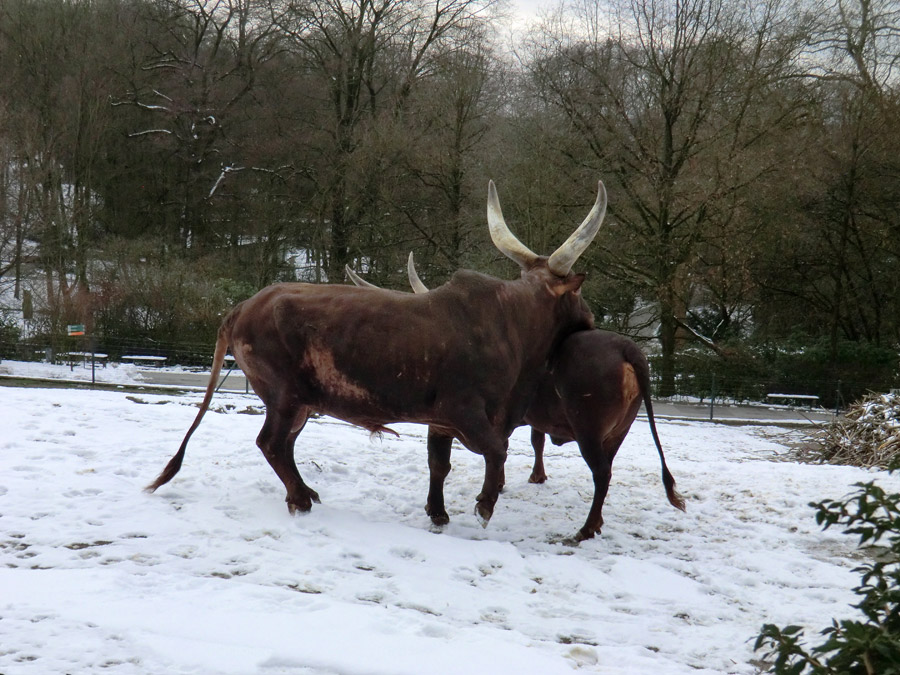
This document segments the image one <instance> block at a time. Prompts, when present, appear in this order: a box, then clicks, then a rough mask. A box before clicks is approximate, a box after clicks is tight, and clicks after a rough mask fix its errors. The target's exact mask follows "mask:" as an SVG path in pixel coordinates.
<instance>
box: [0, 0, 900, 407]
mask: <svg viewBox="0 0 900 675" xmlns="http://www.w3.org/2000/svg"><path fill="white" fill-rule="evenodd" d="M898 59H900V5H898V4H897V3H896V2H892V1H890V0H829V1H828V2H826V3H824V4H823V3H812V2H808V1H807V0H763V1H762V2H754V3H747V2H737V1H736V0H679V1H677V2H676V1H675V0H599V2H598V1H595V0H571V1H570V2H567V3H565V4H560V5H559V6H558V7H556V8H553V9H552V10H551V11H547V12H546V13H545V14H544V15H543V17H542V18H541V19H540V20H538V21H536V22H534V23H533V24H531V25H530V26H523V25H522V24H521V22H517V21H516V20H515V7H514V5H511V4H508V3H504V0H437V1H434V0H430V1H425V0H347V1H344V0H2V2H0V73H2V76H0V356H3V357H7V358H12V357H16V358H33V357H34V354H35V352H37V351H41V350H44V349H45V347H47V346H50V345H52V346H53V347H54V348H55V349H57V350H62V349H66V348H69V349H71V348H72V347H77V346H81V343H79V344H78V345H76V344H74V343H71V342H68V341H67V338H66V337H65V336H66V325H68V324H76V323H77V324H84V325H85V326H86V329H87V333H88V336H89V339H90V341H91V344H90V346H91V347H94V348H96V349H99V350H103V351H105V352H108V353H110V354H111V355H114V354H116V353H122V352H123V351H132V353H134V352H133V350H135V349H140V350H141V351H142V352H145V353H157V352H159V353H164V354H166V355H167V356H169V357H170V358H171V359H172V361H173V362H175V361H177V362H181V363H184V364H188V363H202V362H208V360H209V354H210V353H211V350H212V343H213V341H214V336H215V330H216V328H217V326H218V322H219V320H220V318H221V316H222V315H223V313H224V312H225V311H227V310H228V309H229V308H230V307H231V306H232V305H233V304H234V303H236V302H238V301H240V300H242V299H244V298H246V297H249V296H250V295H252V294H253V293H254V292H255V291H257V290H258V289H259V288H261V287H263V286H265V285H267V284H271V283H274V282H278V281H293V280H303V281H317V282H325V281H328V282H336V283H344V282H345V278H344V266H345V265H350V266H351V267H352V268H354V269H355V270H356V271H357V272H358V273H360V274H361V275H362V276H363V277H364V278H365V279H366V280H368V281H370V282H372V283H375V284H377V285H380V286H384V287H389V288H396V289H403V290H407V280H406V272H405V261H406V257H407V255H408V254H409V252H410V251H413V252H415V255H416V259H417V264H418V271H419V274H420V275H421V276H422V278H423V280H424V281H425V283H426V285H428V286H436V285H439V284H441V283H443V282H444V281H445V280H446V279H447V278H448V277H449V276H450V275H451V274H452V273H453V271H454V270H456V269H459V268H461V267H465V268H471V269H477V270H480V271H484V272H488V273H491V274H495V275H497V276H500V277H503V278H510V277H512V276H513V275H514V274H517V271H516V270H514V266H513V265H512V264H511V263H510V262H509V261H506V260H505V259H501V258H502V256H500V254H499V253H497V251H496V249H495V248H494V247H493V246H491V245H490V243H489V239H488V234H487V228H486V225H485V204H486V195H487V183H488V180H489V179H493V180H494V181H495V183H496V184H497V186H498V189H499V191H500V196H501V200H502V202H503V205H504V213H505V215H506V218H507V221H508V222H509V223H510V225H511V227H512V228H513V230H514V231H515V232H516V233H517V235H518V236H520V237H521V238H522V240H523V241H525V242H527V244H528V245H529V246H530V247H531V248H533V249H534V250H536V251H538V252H549V251H552V250H554V249H555V248H556V246H558V245H559V244H560V243H561V242H562V240H563V239H564V238H565V236H567V233H569V232H570V231H571V230H572V229H573V227H574V226H575V225H577V223H578V222H580V218H581V216H582V214H583V213H584V212H585V209H586V208H587V207H588V206H589V205H590V203H591V202H592V201H593V196H594V194H595V191H596V186H597V180H598V179H602V180H603V181H604V183H605V184H606V187H607V190H608V193H609V215H608V217H607V220H606V224H605V225H604V227H603V229H602V230H601V232H600V234H599V235H598V237H597V239H596V240H595V242H594V244H593V245H592V246H591V247H590V248H589V249H588V251H587V253H585V255H584V256H583V257H582V259H581V262H580V267H581V269H582V270H583V271H586V272H588V275H589V276H588V281H587V282H586V284H585V287H584V293H585V296H586V298H587V300H588V302H589V303H590V305H591V307H592V309H593V311H594V314H595V316H596V318H597V321H598V325H602V326H603V327H606V328H610V329H613V330H618V331H621V332H625V333H627V334H629V335H631V336H633V337H636V338H639V339H641V340H643V341H644V342H642V345H643V346H644V347H645V348H646V350H647V351H648V353H650V354H651V361H652V366H653V372H654V377H655V386H656V387H657V392H656V393H657V394H659V395H664V396H665V395H671V394H673V393H684V394H691V395H698V396H700V397H705V396H709V395H716V394H718V395H720V396H721V395H727V396H732V397H733V398H735V399H752V398H761V397H764V396H765V394H766V393H767V392H772V391H776V390H788V391H791V392H793V393H811V394H816V395H819V396H820V397H821V401H822V402H823V403H825V404H828V405H832V404H834V405H839V404H841V403H842V401H843V402H846V401H845V400H844V399H847V400H849V399H851V398H854V397H856V396H859V395H861V394H864V393H865V392H866V391H868V390H877V391H881V390H886V389H888V388H892V387H893V388H896V387H898V386H900V381H898V380H900V375H898V349H900V284H898V282H897V280H898V279H900V82H898V70H897V69H898Z"/></svg>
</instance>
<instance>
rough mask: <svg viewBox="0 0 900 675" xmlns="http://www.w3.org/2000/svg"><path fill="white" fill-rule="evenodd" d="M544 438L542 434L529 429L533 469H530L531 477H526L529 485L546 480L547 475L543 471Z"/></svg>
mask: <svg viewBox="0 0 900 675" xmlns="http://www.w3.org/2000/svg"><path fill="white" fill-rule="evenodd" d="M545 440H546V436H545V434H544V432H542V431H538V430H537V429H535V428H534V427H532V428H531V447H532V448H534V467H533V468H532V469H531V475H530V476H529V477H528V482H529V483H543V482H545V481H546V480H547V473H546V472H545V471H544V442H545Z"/></svg>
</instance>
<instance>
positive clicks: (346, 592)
mask: <svg viewBox="0 0 900 675" xmlns="http://www.w3.org/2000/svg"><path fill="white" fill-rule="evenodd" d="M200 398H201V397H200V394H191V395H189V396H177V395H172V396H159V395H143V394H142V395H139V396H138V395H128V394H125V393H110V392H92V391H73V390H65V389H32V388H29V389H25V388H11V387H0V673H4V674H6V675H13V674H18V673H42V674H43V673H90V672H102V673H110V674H114V673H115V674H118V673H297V674H311V673H341V674H347V675H356V674H360V675H362V674H380V673H383V674H386V675H400V674H406V673H409V674H418V673H422V672H430V673H437V674H439V675H442V674H451V673H488V672H489V673H517V674H530V673H535V674H544V675H552V674H554V673H569V672H572V671H573V670H575V669H580V670H582V671H584V672H595V673H607V674H619V673H623V674H624V673H653V674H654V675H665V674H676V673H679V674H681V673H754V672H756V668H755V667H754V666H753V665H752V664H751V663H750V662H751V660H752V659H754V658H755V655H754V654H753V652H752V638H753V637H754V636H755V635H756V633H757V632H758V631H759V628H760V626H761V624H762V623H763V622H775V623H778V624H782V625H783V624H786V623H789V622H790V623H802V624H806V625H807V626H810V627H811V628H813V629H816V630H817V629H819V628H821V627H824V626H825V625H826V624H827V623H828V621H829V618H830V617H831V616H850V615H852V614H853V610H852V609H851V608H850V607H849V606H848V603H850V602H852V601H853V600H854V596H853V594H852V593H851V591H850V589H851V588H852V587H853V585H855V582H856V581H857V576H856V575H854V574H853V573H852V572H851V571H850V570H851V569H852V567H853V566H855V565H856V564H858V562H859V557H858V554H857V553H856V551H855V545H854V541H853V540H852V539H851V538H849V537H847V536H845V535H842V534H840V533H838V532H831V531H829V532H822V531H820V530H819V528H818V527H817V526H816V525H815V522H814V519H813V510H812V509H811V508H810V507H808V506H807V503H808V502H810V501H813V500H819V499H821V498H824V497H839V496H842V495H843V494H845V493H847V492H849V491H850V490H851V489H852V484H853V483H854V482H856V481H860V480H870V479H871V478H873V477H878V478H879V479H881V480H882V482H883V484H884V485H885V486H889V487H892V488H894V489H897V485H896V480H895V479H893V478H891V477H888V476H886V474H882V473H877V472H871V471H863V470H859V469H854V468H850V467H832V466H808V465H798V464H795V463H791V462H785V461H779V455H780V454H783V453H784V452H785V449H786V448H785V444H786V443H788V442H789V441H790V440H791V438H792V437H791V436H788V435H786V434H787V433H788V432H783V431H780V430H778V429H774V428H771V427H769V428H765V429H763V428H758V427H726V426H718V425H713V424H706V423H699V422H694V423H684V422H682V423H679V422H665V423H661V424H660V425H659V426H660V434H661V437H662V440H663V444H664V447H665V449H666V453H667V459H668V461H669V466H670V468H671V470H672V472H673V474H674V475H675V478H676V480H677V481H678V487H679V490H680V491H681V492H682V493H683V494H684V495H685V496H686V497H687V501H688V509H687V513H681V512H679V511H677V510H675V509H673V508H672V507H671V506H670V505H669V504H668V503H667V501H666V499H665V494H664V491H663V488H662V485H661V481H660V478H659V463H658V458H657V455H656V452H655V450H654V448H653V445H652V441H651V438H650V434H649V430H648V428H647V425H646V422H645V421H643V420H641V419H639V420H638V421H637V422H636V423H635V425H634V428H633V429H632V432H631V434H630V435H629V437H628V438H627V440H626V442H625V444H624V445H623V447H622V449H621V450H620V452H619V456H618V458H617V460H616V463H615V466H614V476H613V484H612V486H611V488H610V494H609V497H608V498H607V503H606V508H605V510H604V516H605V519H606V525H605V527H604V530H603V534H602V535H601V536H600V537H598V538H596V539H594V540H591V541H588V542H584V543H582V544H581V545H580V546H578V547H575V548H573V547H569V546H566V545H564V544H563V543H561V540H562V539H563V538H564V537H567V536H570V535H572V534H574V532H575V531H576V530H577V529H578V527H579V526H580V525H581V524H582V522H583V520H584V518H585V516H586V515H587V510H588V505H589V501H590V497H591V490H592V488H591V483H590V477H589V472H588V470H587V468H586V467H585V465H584V463H583V461H582V460H581V458H580V456H579V455H578V452H577V448H576V446H575V445H574V444H569V445H567V446H564V447H562V448H549V449H548V457H547V470H548V473H549V475H550V479H549V481H548V482H547V483H546V484H545V485H530V484H528V483H527V477H528V474H529V471H530V462H531V453H530V447H529V446H528V442H527V439H528V434H527V430H525V429H520V430H518V431H517V432H516V434H515V435H514V436H513V439H512V441H511V447H510V457H509V461H508V463H507V470H506V475H507V487H506V490H505V491H504V493H503V494H502V495H501V498H500V501H499V502H498V504H497V508H496V511H495V515H494V518H493V519H492V520H491V523H490V525H489V527H488V528H487V529H482V528H481V527H480V526H479V525H478V524H477V521H476V519H475V517H474V515H473V514H472V510H473V508H474V504H475V496H476V494H477V492H478V490H479V488H480V485H481V480H482V477H483V474H482V471H483V463H482V460H481V458H480V457H477V456H475V455H473V454H471V453H469V452H467V451H466V450H464V449H461V448H455V449H454V455H453V465H454V468H453V471H452V473H451V474H450V477H449V478H448V481H447V488H446V496H447V506H448V512H449V513H450V516H451V519H452V521H451V523H450V525H449V526H447V527H446V528H444V531H443V532H441V533H436V532H433V531H432V528H431V526H430V521H429V520H428V518H427V516H426V515H425V513H424V510H423V505H424V501H425V494H426V491H427V469H426V457H425V428H424V427H420V426H414V425H397V426H396V427H395V428H396V429H397V430H398V431H399V432H400V438H394V437H391V436H385V437H384V438H383V439H380V440H379V439H371V438H370V437H369V435H368V433H367V432H365V431H363V430H360V429H357V428H354V427H351V426H348V425H346V424H344V423H341V422H338V421H335V420H333V419H329V418H322V419H319V420H313V421H311V422H310V423H309V424H308V425H307V428H306V429H305V430H304V431H303V433H302V434H301V435H300V438H299V440H298V442H297V450H296V457H297V461H298V465H299V467H300V472H301V473H302V474H303V476H304V478H305V479H306V480H307V482H308V483H309V484H310V485H311V486H312V487H313V488H314V489H315V490H317V491H318V492H319V494H320V495H321V497H322V504H321V505H314V507H313V510H312V511H311V512H310V513H309V514H305V515H301V516H296V517H291V516H290V515H289V514H288V512H287V508H286V507H285V504H284V501H283V500H284V490H283V487H282V485H281V483H280V482H279V481H278V479H277V478H276V476H275V474H274V472H273V471H272V470H271V469H270V468H269V466H268V465H267V464H266V462H265V460H264V459H263V457H262V456H261V453H260V452H259V451H258V450H257V449H256V447H255V445H254V440H255V438H256V434H257V433H258V431H259V428H260V426H261V425H262V419H263V418H262V416H260V415H258V414H252V413H257V412H259V410H260V404H259V401H258V399H256V398H255V397H254V396H252V395H250V396H246V395H237V394H227V395H217V397H216V398H215V399H214V401H213V406H214V409H215V412H211V413H209V414H207V416H206V418H205V419H204V422H203V425H202V426H201V427H200V429H199V430H198V432H197V433H196V434H195V435H194V438H193V439H192V441H191V444H190V446H189V447H188V451H187V456H186V459H185V463H184V466H183V468H182V470H181V473H180V474H179V475H178V476H176V478H175V479H174V480H173V481H172V482H171V483H169V484H168V485H165V486H163V487H162V488H160V489H159V491H158V492H157V493H156V494H145V493H144V492H142V487H143V486H144V485H146V484H147V483H149V482H150V481H151V480H152V479H153V478H155V476H156V475H157V474H158V473H159V471H160V470H161V469H162V467H163V466H164V465H165V463H166V462H167V461H168V459H169V458H170V457H171V455H172V454H173V453H174V452H175V450H176V449H177V447H178V444H179V443H180V441H181V438H182V436H183V434H184V432H185V431H186V430H187V427H188V426H189V424H190V422H191V420H192V419H193V417H194V415H195V413H196V408H195V407H194V406H195V405H196V404H197V403H198V402H199V400H200ZM247 413H251V414H247ZM791 433H797V432H791Z"/></svg>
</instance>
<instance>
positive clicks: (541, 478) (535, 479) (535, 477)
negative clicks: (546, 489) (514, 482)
mask: <svg viewBox="0 0 900 675" xmlns="http://www.w3.org/2000/svg"><path fill="white" fill-rule="evenodd" d="M546 480H547V476H546V475H545V474H542V473H541V474H537V473H533V474H531V475H530V476H529V477H528V482H529V483H534V484H536V485H541V484H543V483H544V482H546Z"/></svg>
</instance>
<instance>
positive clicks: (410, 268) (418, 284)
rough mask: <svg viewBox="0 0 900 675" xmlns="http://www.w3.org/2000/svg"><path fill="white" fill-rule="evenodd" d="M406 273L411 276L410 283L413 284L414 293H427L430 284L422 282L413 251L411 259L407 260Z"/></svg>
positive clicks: (410, 255) (410, 254)
mask: <svg viewBox="0 0 900 675" xmlns="http://www.w3.org/2000/svg"><path fill="white" fill-rule="evenodd" d="M406 275H407V276H408V277H409V285H410V286H412V289H413V293H427V292H428V286H426V285H425V284H423V283H422V280H421V279H420V278H419V274H418V272H416V264H415V263H414V262H413V254H412V251H410V252H409V260H407V261H406Z"/></svg>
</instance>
